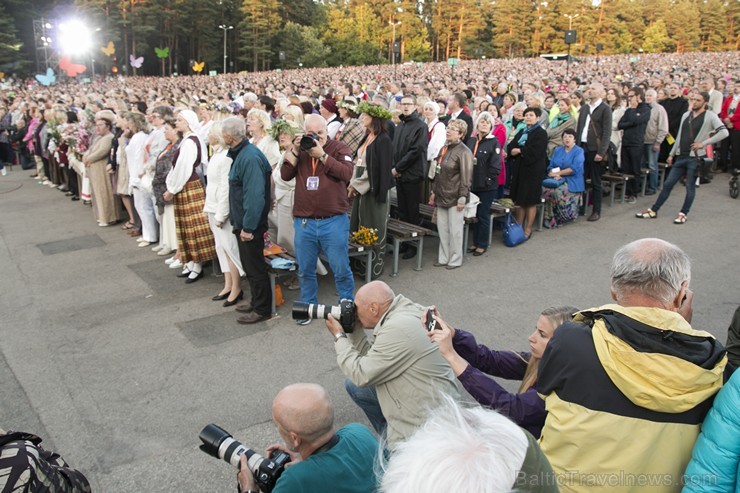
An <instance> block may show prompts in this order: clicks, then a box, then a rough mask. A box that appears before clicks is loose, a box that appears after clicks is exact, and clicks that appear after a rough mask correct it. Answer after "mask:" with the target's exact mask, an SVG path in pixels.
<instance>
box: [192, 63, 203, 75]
mask: <svg viewBox="0 0 740 493" xmlns="http://www.w3.org/2000/svg"><path fill="white" fill-rule="evenodd" d="M205 66H206V62H200V63H198V62H193V71H194V72H198V73H201V72H202V71H203V67H205Z"/></svg>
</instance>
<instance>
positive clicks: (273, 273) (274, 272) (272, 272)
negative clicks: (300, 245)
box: [265, 253, 298, 317]
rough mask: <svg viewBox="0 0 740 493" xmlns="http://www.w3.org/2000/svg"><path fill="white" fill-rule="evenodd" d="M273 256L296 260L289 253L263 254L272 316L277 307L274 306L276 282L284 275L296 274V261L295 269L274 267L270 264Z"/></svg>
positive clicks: (275, 313) (284, 276)
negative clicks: (268, 280) (268, 283)
mask: <svg viewBox="0 0 740 493" xmlns="http://www.w3.org/2000/svg"><path fill="white" fill-rule="evenodd" d="M275 258H284V259H286V260H292V261H293V262H296V259H295V257H293V256H292V255H291V254H289V253H278V254H275V255H265V263H266V264H267V275H268V276H269V277H270V289H271V291H270V292H271V293H272V296H271V297H270V298H271V299H272V306H271V307H270V310H271V313H272V316H273V317H274V316H275V315H277V307H276V306H275V286H276V285H277V283H278V282H279V281H280V280H281V279H283V278H286V277H291V276H295V275H297V274H298V262H296V264H295V265H296V266H295V269H293V270H288V269H275V268H273V266H272V259H275Z"/></svg>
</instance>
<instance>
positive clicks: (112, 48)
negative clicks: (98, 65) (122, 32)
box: [100, 41, 116, 56]
mask: <svg viewBox="0 0 740 493" xmlns="http://www.w3.org/2000/svg"><path fill="white" fill-rule="evenodd" d="M100 51H102V52H103V53H105V55H106V56H113V54H114V53H115V52H116V46H115V45H114V44H113V41H108V46H103V47H102V48H100Z"/></svg>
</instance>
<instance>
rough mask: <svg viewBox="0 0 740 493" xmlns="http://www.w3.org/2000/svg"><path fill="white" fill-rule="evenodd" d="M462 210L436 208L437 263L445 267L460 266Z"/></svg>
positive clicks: (463, 218) (461, 258)
mask: <svg viewBox="0 0 740 493" xmlns="http://www.w3.org/2000/svg"><path fill="white" fill-rule="evenodd" d="M464 213H465V212H464V210H463V211H458V210H457V207H455V206H452V207H437V231H438V232H439V255H438V262H439V263H440V264H446V265H452V266H457V265H462V261H463V251H462V250H463V230H464V228H465V216H464Z"/></svg>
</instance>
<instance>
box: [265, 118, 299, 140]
mask: <svg viewBox="0 0 740 493" xmlns="http://www.w3.org/2000/svg"><path fill="white" fill-rule="evenodd" d="M299 130H300V129H299V128H298V125H296V124H295V123H294V122H289V121H288V120H275V121H274V122H273V123H272V127H271V128H270V136H271V137H272V138H273V139H275V140H278V138H279V137H280V134H288V135H290V136H291V138H292V137H295V136H296V134H297V133H298V131H299Z"/></svg>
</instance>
